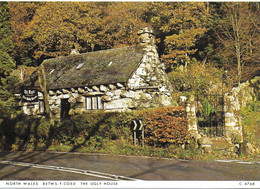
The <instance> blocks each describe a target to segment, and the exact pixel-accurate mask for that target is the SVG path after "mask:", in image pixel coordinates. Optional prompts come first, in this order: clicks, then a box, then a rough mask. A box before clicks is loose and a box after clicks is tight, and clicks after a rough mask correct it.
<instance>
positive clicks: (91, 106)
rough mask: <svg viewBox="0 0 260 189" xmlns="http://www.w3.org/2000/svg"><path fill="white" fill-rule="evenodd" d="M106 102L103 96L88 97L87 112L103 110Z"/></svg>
mask: <svg viewBox="0 0 260 189" xmlns="http://www.w3.org/2000/svg"><path fill="white" fill-rule="evenodd" d="M103 109H104V101H103V100H102V99H101V96H88V97H86V110H103Z"/></svg>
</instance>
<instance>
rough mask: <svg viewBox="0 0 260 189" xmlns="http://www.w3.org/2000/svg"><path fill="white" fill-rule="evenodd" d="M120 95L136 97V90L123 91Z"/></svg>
mask: <svg viewBox="0 0 260 189" xmlns="http://www.w3.org/2000/svg"><path fill="white" fill-rule="evenodd" d="M120 96H121V97H122V98H134V97H135V92H134V91H122V93H121V94H120Z"/></svg>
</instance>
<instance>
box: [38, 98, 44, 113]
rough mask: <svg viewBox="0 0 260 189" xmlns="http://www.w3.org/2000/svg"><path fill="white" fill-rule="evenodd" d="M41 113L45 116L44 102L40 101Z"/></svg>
mask: <svg viewBox="0 0 260 189" xmlns="http://www.w3.org/2000/svg"><path fill="white" fill-rule="evenodd" d="M39 113H40V114H43V113H44V101H43V100H39Z"/></svg>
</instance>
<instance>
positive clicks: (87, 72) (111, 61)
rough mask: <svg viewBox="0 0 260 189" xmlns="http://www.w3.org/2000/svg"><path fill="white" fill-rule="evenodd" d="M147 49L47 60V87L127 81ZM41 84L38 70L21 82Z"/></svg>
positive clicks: (98, 52)
mask: <svg viewBox="0 0 260 189" xmlns="http://www.w3.org/2000/svg"><path fill="white" fill-rule="evenodd" d="M142 57H143V51H142V50H141V48H140V47H139V46H138V45H137V46H132V47H123V48H118V49H111V50H102V51H96V52H88V53H82V54H80V55H69V56H66V57H57V58H52V59H47V60H44V61H43V63H42V64H43V66H44V68H45V75H46V80H47V89H61V88H71V87H84V86H93V85H101V84H103V85H105V84H113V83H126V82H127V81H128V79H129V78H130V77H131V76H132V74H133V73H134V71H135V70H136V69H137V68H138V66H139V64H140V62H141V60H142ZM21 87H22V88H39V83H38V76H37V70H36V71H35V72H34V73H33V74H32V75H31V76H30V77H29V79H27V80H26V81H25V82H24V83H23V84H22V86H21Z"/></svg>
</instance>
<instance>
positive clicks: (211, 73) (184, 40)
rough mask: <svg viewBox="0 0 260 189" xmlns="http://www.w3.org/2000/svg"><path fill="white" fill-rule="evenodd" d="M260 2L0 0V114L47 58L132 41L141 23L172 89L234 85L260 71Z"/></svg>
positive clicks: (5, 112)
mask: <svg viewBox="0 0 260 189" xmlns="http://www.w3.org/2000/svg"><path fill="white" fill-rule="evenodd" d="M259 10H260V3H259V2H0V78H1V80H0V115H1V117H2V116H11V115H12V114H14V113H15V112H16V111H17V104H16V101H15V98H14V96H13V90H14V89H15V86H17V85H18V84H19V83H20V82H22V81H23V80H24V79H26V77H27V76H28V75H29V74H30V73H32V72H33V71H34V70H35V68H36V67H37V66H39V65H40V64H41V62H42V61H43V60H44V59H47V58H52V57H57V56H66V55H69V54H70V51H71V49H73V48H74V49H77V50H78V51H79V52H81V53H84V52H91V51H97V50H104V49H111V48H119V47H124V46H130V45H134V44H136V43H137V41H138V35H137V31H138V30H139V29H141V28H142V27H146V26H148V27H152V28H153V29H154V31H155V38H156V43H157V47H158V52H159V56H160V59H161V63H162V64H165V65H166V72H167V74H168V76H169V78H170V80H171V82H172V84H173V87H174V90H175V94H176V95H180V94H183V93H205V92H209V91H208V90H209V88H210V87H209V86H211V85H212V82H221V81H222V80H224V79H225V80H226V78H227V77H228V78H230V80H231V81H232V86H234V85H237V84H239V83H240V82H243V81H246V80H248V79H250V78H252V77H254V76H256V75H260V66H259V54H260V52H259V51H260V48H259V45H260V35H259V27H260V22H259V18H260V15H259ZM224 73H225V74H224ZM224 75H225V77H223V76H224ZM222 82H223V81H222Z"/></svg>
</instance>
